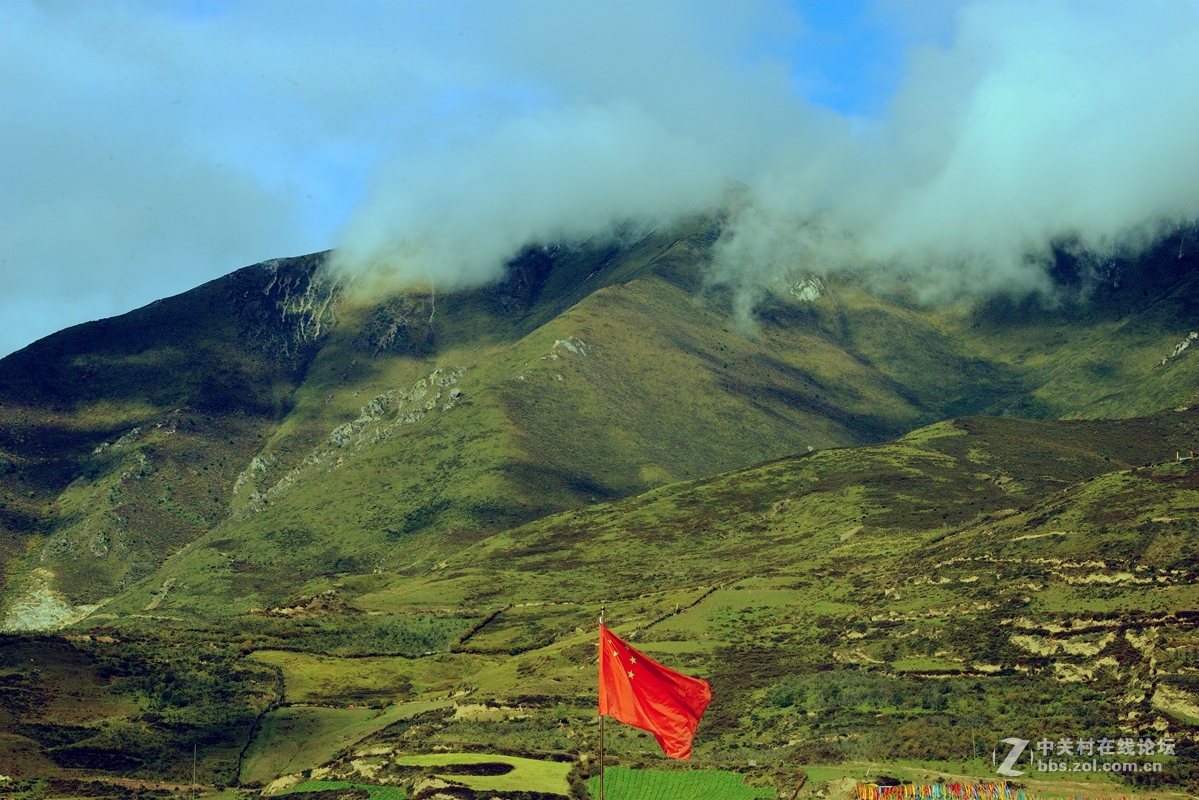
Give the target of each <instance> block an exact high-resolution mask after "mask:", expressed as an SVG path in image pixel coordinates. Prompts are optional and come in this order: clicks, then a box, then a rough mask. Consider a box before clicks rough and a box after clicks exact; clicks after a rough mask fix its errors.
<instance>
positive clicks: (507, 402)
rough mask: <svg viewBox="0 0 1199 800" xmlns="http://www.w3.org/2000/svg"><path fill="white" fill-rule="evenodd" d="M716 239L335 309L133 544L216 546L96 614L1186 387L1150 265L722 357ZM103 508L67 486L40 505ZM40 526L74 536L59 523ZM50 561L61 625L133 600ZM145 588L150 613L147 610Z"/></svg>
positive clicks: (1169, 282)
mask: <svg viewBox="0 0 1199 800" xmlns="http://www.w3.org/2000/svg"><path fill="white" fill-rule="evenodd" d="M717 230H718V223H717V222H713V221H704V220H697V221H693V222H692V223H690V224H689V225H683V226H680V227H679V228H678V229H676V230H673V231H670V232H668V233H665V234H661V235H656V236H651V237H648V238H646V239H643V240H641V241H638V242H636V243H633V244H624V245H617V244H611V245H593V246H591V247H588V248H583V249H579V250H568V249H565V248H559V249H557V250H553V249H531V250H529V251H528V252H526V253H525V254H523V255H522V256H521V257H520V258H518V259H516V260H515V261H514V262H513V263H512V265H510V269H509V276H508V279H507V280H506V281H504V282H503V283H501V284H499V285H497V286H494V287H489V288H485V289H479V290H474V291H470V292H460V293H456V294H451V295H448V296H446V297H443V298H440V299H438V298H437V297H435V296H432V295H430V296H425V295H423V294H415V293H414V294H410V295H404V296H397V297H394V298H390V299H388V300H386V301H384V302H383V303H381V304H374V305H372V304H366V305H362V304H357V305H355V304H354V303H353V302H351V301H349V300H346V301H345V302H342V303H341V304H340V305H335V306H334V311H335V312H336V313H335V314H334V316H335V317H336V324H335V325H333V326H332V327H329V328H326V329H325V332H324V333H323V334H322V338H321V339H320V343H319V347H317V348H314V351H313V353H312V355H311V359H310V361H309V362H307V366H306V369H305V372H304V375H303V379H302V380H301V381H299V382H298V384H297V386H296V388H295V390H294V392H293V393H292V394H291V395H289V402H290V404H291V405H290V407H289V408H288V410H287V413H286V415H285V416H283V417H282V418H280V419H278V420H277V421H276V422H273V423H272V424H271V425H269V426H265V427H260V428H259V429H258V431H259V432H260V433H262V437H261V438H260V439H255V438H250V439H249V441H250V443H251V444H252V445H253V446H254V447H255V451H254V458H253V460H252V461H251V460H249V459H246V458H245V457H244V456H243V460H242V461H241V462H240V463H241V465H242V469H241V472H240V474H238V475H237V477H236V478H235V479H233V478H232V475H231V474H230V473H229V472H228V471H227V470H226V472H224V473H222V474H221V480H222V481H224V483H223V484H222V485H221V486H220V487H212V486H200V487H196V486H192V487H191V491H192V494H193V495H196V496H199V497H201V498H202V499H203V502H201V503H200V504H199V505H198V506H197V505H196V504H195V503H192V504H190V505H188V506H187V508H188V509H189V510H193V509H196V508H198V509H200V511H201V512H202V513H203V514H207V515H208V516H206V517H204V524H203V525H198V526H192V527H190V528H183V527H177V530H179V531H180V533H179V534H177V535H174V536H170V537H167V536H164V534H162V533H161V532H158V531H156V530H155V529H154V528H153V527H152V525H151V524H150V523H142V522H136V523H134V524H135V525H138V526H140V527H142V528H143V529H144V528H149V529H150V531H149V534H148V535H147V536H146V537H145V538H146V539H147V540H148V541H151V542H158V543H159V545H158V547H159V552H160V553H166V552H174V551H175V550H178V549H179V547H180V546H181V545H182V544H183V543H186V542H187V541H195V540H196V537H197V536H198V535H199V534H200V533H202V532H203V531H204V530H206V529H207V528H210V527H212V525H213V524H216V523H217V522H218V519H216V518H214V515H216V516H218V517H220V515H224V516H223V517H222V518H221V519H223V521H220V526H219V533H216V534H213V535H212V536H211V537H210V538H209V539H208V540H206V541H205V542H204V543H200V542H197V543H196V545H195V546H193V547H192V548H190V549H188V550H187V551H186V552H185V553H183V554H181V556H180V557H179V559H177V560H176V561H175V562H174V563H172V564H170V565H167V566H166V567H165V568H164V571H163V572H162V573H161V574H159V575H156V576H155V577H154V578H153V579H152V580H149V581H146V582H144V583H143V584H142V585H140V586H138V587H136V588H132V589H131V591H130V592H128V593H126V594H125V595H124V596H123V597H122V599H121V600H120V601H118V602H117V603H116V604H115V605H113V606H110V607H109V608H108V609H105V611H104V612H103V613H111V614H117V615H120V614H129V613H134V612H138V611H143V610H153V609H149V608H148V606H150V605H151V603H155V605H154V608H161V609H164V610H165V609H174V611H173V612H172V613H176V614H179V613H182V614H197V613H199V614H209V613H213V612H217V613H227V612H233V613H240V612H244V611H247V610H249V609H252V608H269V607H273V606H278V605H280V604H287V603H290V602H292V601H294V600H295V599H297V598H298V597H301V596H311V595H312V594H314V593H315V592H316V591H318V590H319V589H320V588H321V587H326V586H327V584H328V581H329V580H331V579H332V578H333V576H337V575H344V574H365V573H374V572H386V573H399V574H402V575H413V574H419V573H420V572H421V571H423V570H427V569H428V568H429V567H430V566H432V565H434V564H437V563H439V562H440V561H442V560H444V558H445V557H446V556H448V555H451V554H453V553H455V552H457V551H459V550H460V549H461V548H463V547H465V546H468V545H469V544H470V543H471V542H473V541H476V540H478V539H480V538H483V537H486V536H488V535H490V534H493V533H496V532H499V531H503V530H506V529H509V528H511V527H513V526H515V525H520V524H524V523H526V522H528V521H531V520H534V519H538V518H541V517H544V516H546V515H547V514H552V513H556V512H559V511H563V510H567V509H572V508H582V507H585V506H587V505H589V504H592V503H596V502H601V501H607V500H612V499H615V498H619V497H626V496H629V495H632V494H635V493H638V492H643V491H646V490H647V489H651V488H653V487H655V486H659V485H664V484H668V483H671V482H675V481H679V480H686V479H691V478H696V477H700V476H704V475H710V474H714V473H717V472H721V471H726V470H730V469H736V468H738V467H741V466H746V465H748V464H753V463H757V462H760V461H763V460H769V459H773V458H779V457H781V456H784V455H787V454H790V453H797V452H798V453H803V452H807V451H808V450H809V449H821V448H828V447H837V446H845V445H852V444H860V443H866V442H873V441H881V440H886V439H889V438H893V437H895V436H899V435H901V434H903V433H904V432H905V431H908V430H911V429H912V428H913V427H915V426H917V425H920V424H927V423H929V422H933V421H935V420H938V419H943V418H945V417H947V416H951V415H955V414H963V413H979V412H987V413H992V414H1005V415H1017V416H1038V417H1050V418H1052V417H1062V416H1067V417H1076V416H1083V417H1094V416H1100V417H1103V416H1128V415H1132V414H1145V413H1150V412H1151V411H1153V410H1155V409H1158V408H1162V407H1170V406H1173V405H1185V404H1189V403H1190V401H1191V399H1193V398H1194V397H1195V394H1196V387H1197V386H1199V375H1196V374H1195V373H1196V369H1199V367H1197V366H1196V364H1199V362H1194V361H1193V360H1192V358H1191V356H1192V353H1191V352H1190V350H1189V349H1186V350H1183V351H1181V352H1180V353H1179V354H1178V355H1177V357H1173V358H1168V359H1167V363H1166V364H1164V365H1163V364H1161V363H1160V362H1161V360H1162V358H1163V355H1162V354H1163V353H1164V354H1165V356H1169V355H1170V354H1171V353H1172V352H1173V350H1174V347H1175V345H1177V344H1178V342H1180V341H1190V340H1189V330H1188V328H1189V327H1190V326H1191V322H1190V319H1191V316H1192V314H1191V312H1192V309H1191V306H1190V301H1189V299H1188V298H1189V297H1190V296H1192V295H1194V290H1195V288H1196V287H1195V286H1194V282H1195V276H1194V275H1193V274H1192V273H1191V271H1190V267H1191V265H1190V262H1189V261H1186V260H1179V259H1178V258H1177V257H1176V256H1175V255H1174V251H1173V250H1172V249H1171V246H1170V243H1169V242H1167V243H1165V245H1163V247H1162V249H1161V250H1160V251H1157V252H1155V253H1152V254H1150V255H1149V256H1146V257H1144V258H1142V259H1141V260H1140V261H1138V262H1137V263H1136V264H1133V265H1126V272H1129V273H1130V275H1128V276H1126V277H1125V278H1124V282H1123V283H1122V284H1120V285H1119V286H1117V285H1116V284H1115V283H1108V284H1101V285H1098V286H1096V287H1094V288H1093V289H1092V290H1091V292H1090V295H1089V298H1088V299H1087V301H1086V302H1085V303H1082V302H1064V303H1063V304H1061V305H1059V306H1058V307H1057V308H1055V309H1046V308H1044V307H1042V305H1039V304H1038V303H1040V301H1035V300H1028V301H1023V302H1022V303H1016V302H1014V301H995V302H992V303H989V304H985V305H983V306H980V307H978V308H975V309H973V310H968V311H966V310H962V309H946V308H942V309H930V308H923V307H919V306H915V305H912V304H910V303H906V302H904V301H902V300H901V299H897V298H894V297H892V298H890V299H887V298H880V297H878V296H876V295H874V294H871V293H869V292H866V291H865V290H863V289H862V288H861V287H859V286H858V285H856V283H855V282H854V281H853V280H849V279H838V280H832V281H829V282H826V283H825V284H823V290H822V293H821V294H820V296H818V297H815V298H812V297H811V296H810V295H809V296H808V297H807V298H804V297H803V296H801V294H800V293H795V292H790V291H786V292H780V293H778V294H777V295H772V296H770V297H768V298H767V299H766V300H765V302H764V303H763V304H762V306H761V308H760V318H761V325H760V327H759V329H758V330H757V331H756V332H753V333H746V332H743V331H741V330H740V329H738V328H737V326H736V325H735V324H734V323H733V321H732V319H731V315H730V312H729V307H728V305H727V303H728V302H729V297H728V296H727V294H726V293H724V292H723V290H720V289H713V288H711V287H705V285H704V283H703V280H702V276H703V274H704V273H703V269H704V265H705V263H706V259H707V257H708V252H709V249H708V248H710V244H711V241H712V239H713V237H714V236H715V234H716V232H717ZM1136 270H1140V271H1139V272H1137V271H1136ZM1151 288H1152V290H1153V291H1150V289H1151ZM338 296H340V295H338ZM223 419H224V420H225V421H228V417H225V418H223ZM230 440H231V441H234V442H238V443H241V444H243V445H244V444H245V442H246V441H247V437H246V436H244V435H240V434H237V435H232V436H231V437H230ZM206 460H207V461H210V462H212V463H213V465H214V466H215V465H221V466H224V465H226V464H230V463H237V462H236V461H233V460H232V459H226V458H224V457H223V456H221V455H220V454H216V453H214V454H210V455H208V456H207V458H206ZM247 462H249V463H247ZM201 471H202V470H201ZM116 474H117V473H115V472H114V471H113V470H109V471H108V472H107V473H106V475H107V480H108V481H109V483H111V482H112V481H113V480H115V478H114V475H116ZM197 474H199V473H198V472H197V471H195V470H193V471H192V475H191V476H184V478H183V480H181V481H180V483H187V481H188V480H190V479H194V477H195V476H196V475H197ZM162 481H163V482H164V483H167V484H168V485H170V486H172V487H174V486H178V485H179V483H172V482H171V481H170V480H169V479H167V478H166V477H165V476H164V478H163V479H162ZM230 484H232V485H230ZM80 489H83V490H85V493H81V492H80ZM104 491H106V489H104V483H103V481H102V480H101V481H93V482H91V483H87V484H82V485H78V484H77V485H76V486H75V487H74V488H73V489H72V490H71V491H69V492H66V493H64V494H63V496H62V499H61V500H60V501H59V503H60V505H63V506H65V505H69V504H70V503H71V502H72V497H73V496H75V495H80V494H84V496H97V495H98V494H102V493H103V492H104ZM153 491H154V492H155V495H156V496H155V497H154V498H153V500H149V501H148V502H152V503H156V504H159V505H165V502H166V500H165V499H164V498H166V499H169V495H167V494H166V493H165V490H164V489H161V488H155V489H154V490H153ZM143 493H144V494H148V492H145V491H144V490H143ZM210 498H216V499H217V501H218V502H215V503H213V504H212V505H205V503H207V500H208V499H210ZM75 502H78V501H75ZM83 524H87V525H90V526H92V528H88V530H92V529H93V528H94V527H95V525H96V523H95V522H94V521H92V520H90V519H88V520H86V521H85V522H84V523H80V522H79V521H77V520H76V521H75V522H74V530H82V527H81V526H82V525H83ZM43 528H45V529H50V530H54V531H56V532H57V531H64V533H66V535H65V536H64V537H63V538H65V539H66V540H67V541H68V542H74V541H76V540H78V539H80V538H82V534H75V535H72V534H71V533H70V531H71V530H72V528H71V522H70V521H68V520H66V519H65V518H59V519H52V520H48V521H47V522H45V523H43ZM48 538H49V539H50V541H53V539H54V537H53V536H50V537H48ZM40 547H41V550H39V551H38V552H39V554H40V553H45V552H47V549H46V548H47V547H49V548H50V550H51V551H53V552H51V555H52V557H53V556H56V555H57V551H54V547H53V546H52V545H46V544H41V545H40ZM73 547H74V548H75V550H74V551H73V552H72V553H71V555H70V558H69V559H67V558H61V557H60V558H58V559H57V560H52V562H51V564H50V565H49V566H48V567H47V569H49V570H51V571H53V572H54V573H55V575H56V576H57V575H58V574H60V573H61V574H62V576H63V577H62V578H58V577H56V578H55V579H54V580H53V581H51V583H52V584H53V585H54V586H55V587H57V586H58V584H59V583H61V584H62V585H63V587H71V588H70V589H69V590H68V591H69V592H71V593H72V597H73V598H74V599H75V602H96V601H97V600H98V599H101V598H105V597H110V596H112V594H113V589H119V588H121V587H122V586H124V585H129V584H130V583H131V581H129V580H126V581H124V582H123V583H116V582H114V580H113V579H112V576H113V575H114V574H118V573H119V570H120V569H122V566H121V565H122V564H124V563H125V562H122V561H119V558H118V557H117V556H109V557H108V558H109V561H110V562H111V563H112V564H115V565H116V566H113V567H109V568H108V570H109V571H108V572H105V571H104V569H103V568H102V566H101V565H99V564H95V563H92V560H91V558H89V556H87V555H82V556H80V555H76V553H77V552H78V551H79V550H82V549H83V545H82V544H74V545H73ZM39 557H40V556H39ZM96 558H97V559H100V557H96ZM100 560H102V559H100ZM80 561H82V562H84V563H79V562H80ZM26 563H27V564H28V563H31V562H28V561H27V562H26ZM43 563H44V559H43ZM135 575H136V573H135ZM54 581H57V582H54ZM168 581H169V582H170V584H171V587H172V588H171V589H170V592H171V597H170V598H169V599H167V600H165V601H164V602H165V604H164V605H159V604H158V603H156V601H155V599H154V598H155V596H156V595H153V594H151V593H152V592H157V593H160V592H161V588H162V586H163V585H164V584H166V583H167V582H168ZM9 594H10V597H16V598H19V597H20V596H21V595H20V593H19V592H10V593H9ZM16 602H17V600H10V612H9V613H10V616H12V614H13V612H12V611H11V609H12V608H13V607H14V604H15V603H16ZM81 613H82V612H81Z"/></svg>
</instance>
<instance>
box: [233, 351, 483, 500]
mask: <svg viewBox="0 0 1199 800" xmlns="http://www.w3.org/2000/svg"><path fill="white" fill-rule="evenodd" d="M465 374H466V371H465V370H463V369H462V368H461V367H444V368H442V369H437V370H434V371H433V372H431V373H430V374H429V375H428V376H427V377H425V378H421V379H420V380H419V381H417V382H416V383H414V384H413V385H412V388H411V389H391V390H389V391H387V392H384V393H383V394H380V395H376V396H375V397H374V398H372V399H371V401H370V402H368V403H367V404H366V405H364V406H363V407H362V408H361V409H360V416H359V417H358V418H357V419H354V420H352V421H350V422H344V423H342V424H341V425H338V426H337V427H336V428H334V429H333V430H332V431H330V432H329V436H328V437H327V438H326V439H325V441H324V442H323V443H321V444H320V445H318V446H317V447H316V448H314V449H313V450H312V452H311V453H309V455H308V456H307V458H305V459H304V460H303V461H302V462H301V463H300V464H299V465H298V466H296V467H294V468H293V469H291V470H290V471H288V472H287V474H285V475H284V476H283V477H282V478H280V479H279V480H278V481H276V482H275V484H274V485H273V486H271V487H270V488H268V489H266V491H263V492H260V491H258V489H257V488H255V487H257V486H259V485H260V482H261V481H265V480H266V478H267V477H268V474H269V473H270V472H271V470H272V469H273V468H274V467H275V465H276V464H277V463H278V458H277V457H276V456H275V455H274V454H272V453H269V452H268V453H262V454H260V455H257V456H255V457H254V458H253V459H251V461H250V464H249V466H247V467H246V469H245V470H243V471H242V473H241V474H240V475H238V476H237V481H236V482H235V483H234V485H233V494H234V495H240V494H242V493H244V492H247V491H248V492H249V494H248V495H247V499H246V501H245V505H244V506H243V507H242V509H241V510H242V511H243V512H244V511H246V510H249V511H261V510H262V509H263V508H265V507H266V506H267V505H268V504H269V503H270V502H271V501H272V500H274V499H276V498H278V497H280V496H282V495H283V494H284V493H285V492H287V490H288V489H290V488H291V487H292V486H293V485H294V484H295V483H296V481H298V480H300V478H301V477H302V476H303V475H304V474H305V473H306V472H308V471H309V470H311V469H315V468H317V467H321V466H323V467H324V468H326V469H337V468H338V467H339V466H341V465H342V464H343V463H344V462H345V459H346V458H350V457H353V456H354V455H356V454H358V453H360V452H361V451H362V450H363V449H364V448H367V447H370V446H372V445H375V444H378V443H379V442H381V441H383V440H385V439H387V438H389V437H390V436H391V435H392V434H393V433H395V432H396V431H398V430H399V429H401V428H403V427H404V426H406V425H415V424H416V423H418V422H420V421H421V420H422V419H424V418H425V416H427V415H428V414H432V413H437V412H446V411H449V410H451V409H452V408H454V406H456V405H458V402H459V401H460V400H461V399H462V396H463V394H462V389H460V388H459V387H457V386H456V385H455V384H457V383H458V382H459V381H460V380H461V379H462V377H463V376H464V375H465Z"/></svg>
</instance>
